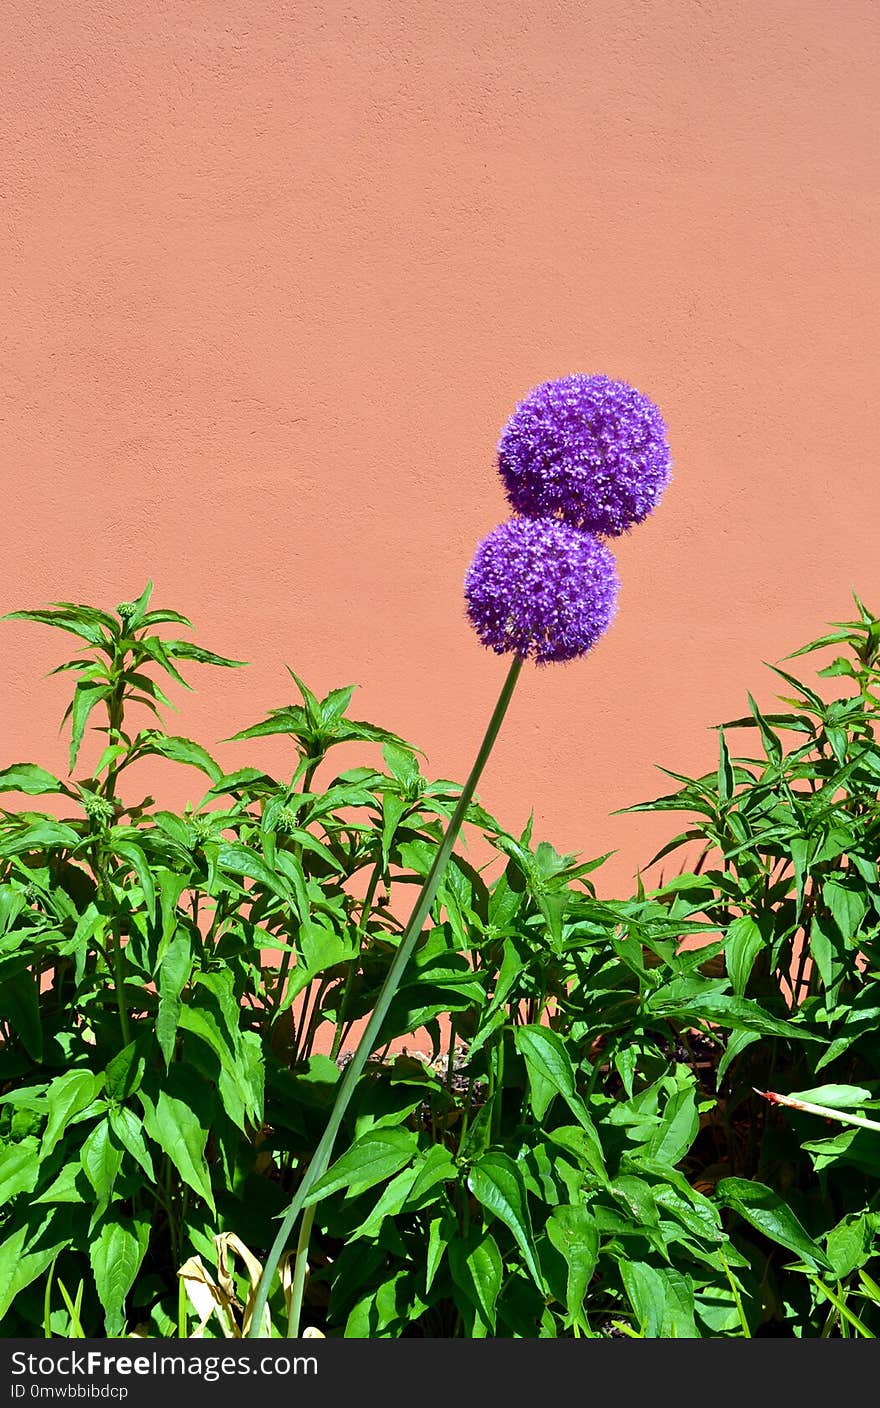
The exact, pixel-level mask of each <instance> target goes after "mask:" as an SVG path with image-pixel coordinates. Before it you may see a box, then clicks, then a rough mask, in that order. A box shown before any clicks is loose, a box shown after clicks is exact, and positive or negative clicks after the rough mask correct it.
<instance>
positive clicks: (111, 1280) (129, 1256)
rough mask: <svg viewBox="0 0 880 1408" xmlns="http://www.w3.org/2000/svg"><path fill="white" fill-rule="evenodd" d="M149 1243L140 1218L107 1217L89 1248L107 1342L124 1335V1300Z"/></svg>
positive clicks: (146, 1227)
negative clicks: (103, 1314)
mask: <svg viewBox="0 0 880 1408" xmlns="http://www.w3.org/2000/svg"><path fill="white" fill-rule="evenodd" d="M149 1240H150V1224H149V1222H147V1221H146V1220H145V1219H143V1218H138V1219H134V1218H123V1217H109V1218H106V1219H105V1221H104V1222H103V1223H102V1225H101V1228H100V1230H99V1232H98V1234H97V1236H96V1237H94V1238H93V1239H92V1241H91V1242H90V1245H89V1258H90V1260H91V1263H92V1271H93V1273H94V1277H95V1286H96V1287H97V1291H98V1296H99V1298H100V1301H101V1304H102V1306H103V1307H104V1313H105V1316H106V1320H105V1325H104V1331H105V1334H106V1335H107V1336H108V1338H113V1337H119V1336H121V1335H123V1334H124V1332H125V1314H124V1308H125V1298H126V1296H127V1295H128V1293H129V1291H130V1290H131V1288H132V1286H133V1285H134V1281H135V1277H136V1276H137V1274H138V1271H139V1270H140V1266H141V1262H142V1261H143V1259H144V1257H145V1256H146V1252H147V1246H148V1244H149Z"/></svg>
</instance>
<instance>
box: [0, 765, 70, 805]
mask: <svg viewBox="0 0 880 1408" xmlns="http://www.w3.org/2000/svg"><path fill="white" fill-rule="evenodd" d="M0 792H25V793H26V794H27V795H28V796H29V797H38V796H42V795H43V794H44V793H47V792H63V793H64V795H65V796H67V797H70V796H72V793H71V791H70V789H69V788H67V787H65V786H64V783H63V782H61V781H59V779H58V778H57V777H53V776H52V774H51V773H50V772H46V771H45V769H44V768H38V767H37V766H36V764H35V763H13V764H12V766H11V767H8V768H4V769H3V771H2V772H0Z"/></svg>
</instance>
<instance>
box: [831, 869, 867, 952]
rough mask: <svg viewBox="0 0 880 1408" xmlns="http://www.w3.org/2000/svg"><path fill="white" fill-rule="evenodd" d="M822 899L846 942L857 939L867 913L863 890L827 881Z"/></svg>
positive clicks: (834, 881)
mask: <svg viewBox="0 0 880 1408" xmlns="http://www.w3.org/2000/svg"><path fill="white" fill-rule="evenodd" d="M822 898H823V899H824V901H825V903H826V904H827V906H828V908H829V909H830V910H831V913H832V915H833V916H834V922H835V924H836V925H837V927H838V929H839V930H840V932H841V934H842V936H843V938H844V940H845V941H846V942H847V943H849V942H850V941H851V940H852V939H854V938H855V936H856V934H857V933H858V930H859V928H860V926H861V923H862V920H863V919H864V917H865V914H866V913H867V910H868V900H867V897H866V896H865V894H864V892H863V891H862V890H855V889H853V888H852V887H851V886H849V885H841V884H839V883H838V881H836V880H826V882H825V884H824V885H823V887H822Z"/></svg>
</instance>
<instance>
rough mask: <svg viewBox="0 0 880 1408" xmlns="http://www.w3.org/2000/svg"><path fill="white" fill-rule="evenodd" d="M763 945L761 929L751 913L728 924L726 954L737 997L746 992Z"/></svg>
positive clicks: (725, 939) (728, 969) (725, 936)
mask: <svg viewBox="0 0 880 1408" xmlns="http://www.w3.org/2000/svg"><path fill="white" fill-rule="evenodd" d="M763 947H764V937H763V935H762V933H761V930H760V929H759V928H758V926H757V924H756V923H755V921H754V919H752V918H750V917H749V915H747V914H744V915H743V916H742V918H740V919H734V921H733V923H732V924H730V925H728V928H727V930H726V932H725V935H724V956H725V960H726V963H727V971H728V973H729V974H730V980H731V982H732V983H733V991H734V993H735V994H736V996H737V997H742V995H743V993H744V992H745V990H746V987H747V986H748V981H749V978H750V977H751V973H752V968H753V967H754V965H755V959H756V958H757V956H758V954H759V953H760V952H761V949H762V948H763Z"/></svg>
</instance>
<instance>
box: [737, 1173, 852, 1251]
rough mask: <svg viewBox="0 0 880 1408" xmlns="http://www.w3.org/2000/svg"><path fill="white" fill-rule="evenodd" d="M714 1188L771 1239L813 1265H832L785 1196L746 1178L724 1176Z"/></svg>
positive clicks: (742, 1215)
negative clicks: (782, 1196)
mask: <svg viewBox="0 0 880 1408" xmlns="http://www.w3.org/2000/svg"><path fill="white" fill-rule="evenodd" d="M715 1191H716V1195H717V1197H718V1198H719V1199H720V1201H721V1202H722V1203H723V1204H725V1205H726V1206H727V1207H729V1208H733V1210H734V1212H738V1213H739V1215H740V1217H743V1218H745V1220H746V1222H748V1223H750V1224H751V1225H752V1227H756V1228H757V1229H758V1231H759V1232H763V1233H764V1236H765V1237H769V1238H770V1240H771V1242H778V1243H779V1245H780V1246H782V1247H786V1248H787V1249H788V1251H790V1252H794V1253H795V1255H796V1256H799V1257H802V1258H803V1260H804V1261H806V1262H807V1263H808V1264H809V1265H810V1266H812V1267H814V1268H818V1269H821V1270H823V1271H827V1270H830V1269H831V1268H830V1266H829V1262H828V1259H827V1257H826V1256H825V1253H824V1252H823V1251H822V1248H821V1247H819V1246H817V1244H816V1243H815V1242H814V1241H813V1239H812V1237H810V1236H809V1235H808V1234H807V1232H806V1231H805V1230H804V1228H803V1227H802V1226H801V1224H800V1222H799V1221H798V1219H797V1218H796V1217H795V1215H794V1213H793V1212H792V1210H791V1208H790V1207H789V1206H788V1204H787V1203H786V1202H785V1201H784V1199H782V1198H781V1197H780V1196H779V1194H778V1193H775V1192H774V1191H773V1189H772V1188H768V1187H767V1185H766V1184H765V1183H755V1182H753V1181H752V1180H750V1179H747V1178H722V1180H721V1182H720V1183H719V1184H718V1186H717V1188H716V1190H715Z"/></svg>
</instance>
